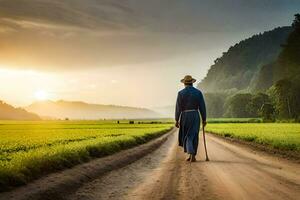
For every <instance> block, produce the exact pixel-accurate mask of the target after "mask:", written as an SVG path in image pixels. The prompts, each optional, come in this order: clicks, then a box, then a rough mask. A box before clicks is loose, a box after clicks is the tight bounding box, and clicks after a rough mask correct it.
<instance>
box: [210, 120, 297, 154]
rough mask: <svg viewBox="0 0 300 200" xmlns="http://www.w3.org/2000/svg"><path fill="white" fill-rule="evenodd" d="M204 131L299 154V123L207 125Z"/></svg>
mask: <svg viewBox="0 0 300 200" xmlns="http://www.w3.org/2000/svg"><path fill="white" fill-rule="evenodd" d="M206 130H207V131H208V132H211V133H215V134H218V135H221V136H225V137H232V138H237V139H241V140H245V141H251V142H256V143H259V144H263V145H268V146H270V147H272V148H275V149H281V150H292V151H298V152H300V124H299V123H208V125H207V128H206Z"/></svg>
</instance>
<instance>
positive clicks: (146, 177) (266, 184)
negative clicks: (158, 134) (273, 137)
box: [65, 132, 300, 200]
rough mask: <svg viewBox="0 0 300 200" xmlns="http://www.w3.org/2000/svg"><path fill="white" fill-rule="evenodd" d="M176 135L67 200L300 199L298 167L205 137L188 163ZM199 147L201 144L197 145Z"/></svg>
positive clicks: (279, 159)
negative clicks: (206, 151) (178, 144)
mask: <svg viewBox="0 0 300 200" xmlns="http://www.w3.org/2000/svg"><path fill="white" fill-rule="evenodd" d="M176 136H177V132H175V133H174V134H172V135H171V136H170V137H169V139H168V141H166V143H164V144H163V145H162V146H161V147H160V148H159V149H157V150H156V151H154V152H153V153H151V154H149V155H147V156H145V157H143V158H142V159H140V160H138V161H136V162H134V163H132V164H130V165H128V166H126V167H123V168H121V169H118V170H114V171H111V172H109V173H108V174H106V175H105V176H102V177H101V178H98V179H96V180H94V181H92V182H89V183H87V184H84V185H83V186H82V187H81V188H79V189H78V190H77V191H76V192H75V193H73V194H72V195H71V196H68V197H65V198H66V199H87V200H89V199H90V200H93V199H143V200H147V199H151V200H155V199H251V200H252V199H256V200H258V199H272V200H275V199H299V198H300V165H299V164H296V163H294V162H290V161H287V160H284V159H281V158H276V157H273V156H269V155H267V154H264V153H261V152H255V151H253V150H251V149H250V148H247V147H244V146H241V145H237V144H232V143H229V142H227V141H225V140H223V139H220V138H216V137H214V136H210V135H208V136H207V146H208V150H209V156H210V160H211V161H210V162H205V161H203V160H204V152H203V145H202V143H201V144H200V145H199V155H198V156H197V159H198V161H197V162H196V163H192V164H191V163H188V162H186V161H185V155H184V154H183V152H182V149H181V148H179V147H178V146H177V137H176ZM201 142H202V140H201Z"/></svg>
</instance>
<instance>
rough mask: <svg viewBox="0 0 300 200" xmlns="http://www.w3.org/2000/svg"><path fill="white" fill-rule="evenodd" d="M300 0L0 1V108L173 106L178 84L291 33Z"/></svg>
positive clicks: (202, 74) (198, 76) (204, 73)
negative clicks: (253, 41)
mask: <svg viewBox="0 0 300 200" xmlns="http://www.w3.org/2000/svg"><path fill="white" fill-rule="evenodd" d="M299 9H300V2H299V1H298V0H285V1H282V0H273V1H269V0H253V1H246V0H230V1H218V0H201V1H199V0H189V1H180V0H174V1H158V0H154V1H146V0H144V1H141V0H138V1H137V0H126V1H118V0H102V1H94V0H85V1H83V0H14V1H11V0H0V27H1V28H0V46H1V55H0V99H2V100H4V101H6V102H8V103H10V104H13V105H15V106H27V105H29V104H31V103H32V102H33V101H36V100H47V99H50V100H58V99H64V100H72V101H74V100H78V101H85V102H89V103H97V104H109V105H110V104H116V105H126V106H137V107H162V106H168V105H173V104H174V103H175V97H176V94H177V90H178V89H179V88H181V84H180V83H179V79H180V78H181V77H182V76H183V75H185V74H192V75H193V76H194V77H196V78H197V79H198V81H199V80H201V79H202V78H204V76H205V75H206V73H207V70H208V68H209V66H210V65H211V64H213V61H214V60H215V59H216V58H217V57H219V56H221V55H222V52H224V51H227V49H228V48H229V47H230V46H231V45H233V44H235V43H236V42H238V41H240V40H242V39H245V38H247V37H249V36H252V35H253V34H256V33H259V32H263V31H266V30H270V29H273V28H275V27H278V26H285V25H290V24H291V21H292V20H293V14H295V13H297V12H298V11H299Z"/></svg>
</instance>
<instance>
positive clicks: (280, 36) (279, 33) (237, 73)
mask: <svg viewBox="0 0 300 200" xmlns="http://www.w3.org/2000/svg"><path fill="white" fill-rule="evenodd" d="M291 31H292V28H291V27H280V28H276V29H274V30H272V31H267V32H264V33H263V34H258V35H254V36H253V37H251V38H248V39H246V40H243V41H241V42H239V43H238V44H236V45H234V46H232V47H230V48H229V50H228V51H227V52H225V53H223V56H222V57H220V58H217V59H216V60H215V64H214V65H212V66H211V68H210V69H209V71H208V74H207V76H206V77H205V78H204V79H203V80H202V82H201V83H200V84H199V85H198V87H199V88H200V89H202V90H203V91H204V92H218V91H239V90H244V89H253V88H254V87H255V86H256V83H255V82H256V80H257V75H258V74H259V71H260V69H261V67H262V66H264V65H266V64H269V63H271V62H274V61H275V60H276V59H277V57H278V55H279V53H280V51H281V49H282V48H281V45H282V44H284V43H285V42H286V39H287V37H288V35H289V34H290V33H291ZM267 85H269V84H267Z"/></svg>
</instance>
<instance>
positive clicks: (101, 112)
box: [25, 100, 161, 119]
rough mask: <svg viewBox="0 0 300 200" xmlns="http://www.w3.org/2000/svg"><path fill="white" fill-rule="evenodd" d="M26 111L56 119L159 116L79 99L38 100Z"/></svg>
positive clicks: (137, 109) (148, 111)
mask: <svg viewBox="0 0 300 200" xmlns="http://www.w3.org/2000/svg"><path fill="white" fill-rule="evenodd" d="M25 109H26V110H27V111H30V112H35V113H38V114H39V115H40V116H47V117H52V118H58V119H65V118H69V119H123V118H125V119H137V118H138V119H143V118H158V117H161V115H159V114H158V113H156V112H154V111H152V110H149V109H145V108H135V107H126V106H116V105H100V104H88V103H85V102H80V101H64V100H60V101H56V102H55V101H39V102H35V103H33V104H31V105H29V106H28V107H26V108H25Z"/></svg>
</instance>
